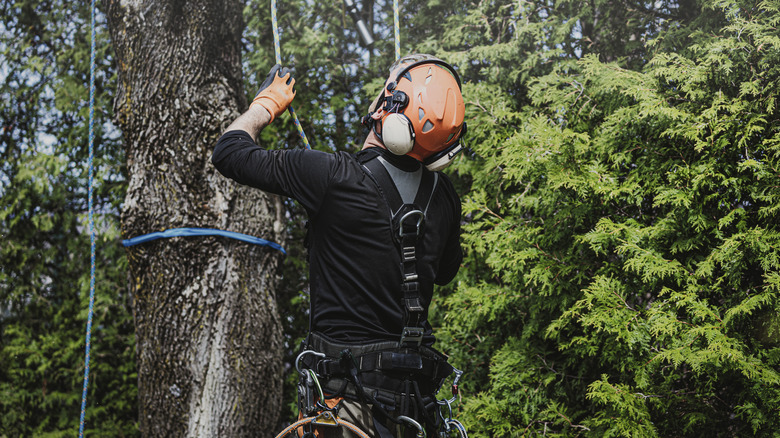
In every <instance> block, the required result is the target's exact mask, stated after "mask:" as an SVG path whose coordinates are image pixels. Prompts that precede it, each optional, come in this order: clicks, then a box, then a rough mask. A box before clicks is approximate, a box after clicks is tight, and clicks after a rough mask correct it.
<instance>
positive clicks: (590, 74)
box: [440, 1, 780, 437]
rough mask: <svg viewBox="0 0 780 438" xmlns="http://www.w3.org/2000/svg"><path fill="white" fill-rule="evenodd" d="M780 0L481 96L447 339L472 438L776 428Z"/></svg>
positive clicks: (557, 61) (586, 56) (723, 10)
mask: <svg viewBox="0 0 780 438" xmlns="http://www.w3.org/2000/svg"><path fill="white" fill-rule="evenodd" d="M523 4H525V3H524V2H523ZM480 5H481V4H480ZM779 6H780V3H778V2H776V1H764V2H750V1H717V2H713V1H710V2H705V3H704V5H703V7H702V9H701V11H699V13H698V14H690V11H688V14H687V15H686V14H679V15H678V17H679V19H678V20H677V21H676V22H675V23H672V25H668V24H667V26H668V27H667V28H665V29H662V30H660V31H659V32H658V34H656V35H650V36H647V43H646V48H647V54H648V55H647V58H646V59H645V61H644V62H641V63H639V65H638V64H637V62H636V59H635V58H633V57H632V56H633V55H631V54H626V56H624V57H621V56H618V57H615V56H609V57H605V56H604V55H603V54H599V53H593V52H590V51H589V50H588V48H587V47H584V46H583V47H581V48H580V49H581V50H582V52H581V55H582V56H581V57H580V58H579V59H577V58H578V56H574V57H571V56H561V55H560V53H559V52H558V50H559V49H560V48H561V47H564V48H565V44H557V43H556V44H557V46H556V45H555V44H549V45H548V46H547V47H548V48H550V49H549V52H547V53H548V55H549V57H548V58H547V59H545V60H543V62H540V63H537V64H533V65H530V66H529V65H526V68H525V70H523V69H522V68H518V69H515V70H514V71H513V72H512V73H513V74H516V76H517V77H518V78H521V79H520V80H519V83H520V84H522V85H523V86H525V87H527V93H523V96H520V97H519V98H513V97H512V90H507V89H503V88H501V85H502V84H501V83H500V81H499V80H498V79H494V78H490V77H487V80H485V81H483V82H481V83H480V84H477V85H474V86H472V88H471V89H470V90H467V100H470V104H471V105H470V108H471V110H472V111H471V117H472V120H471V121H470V122H469V123H470V127H471V126H474V127H475V128H476V129H472V131H471V132H472V137H471V139H470V140H471V142H470V144H471V147H472V149H473V152H474V157H473V159H471V160H462V161H461V164H460V165H459V167H458V172H459V173H460V174H461V175H462V176H464V177H466V178H468V179H469V180H470V181H471V190H470V193H469V194H468V195H467V196H466V197H465V199H466V201H465V205H464V211H465V213H466V214H467V215H468V224H467V225H466V228H465V230H466V236H465V239H466V243H467V245H468V247H469V249H470V251H469V252H470V256H469V258H468V260H467V262H466V264H465V266H464V271H463V272H462V273H461V277H460V279H461V282H460V285H459V286H458V288H457V290H456V291H455V292H454V293H453V294H451V295H450V296H449V297H448V298H447V302H446V308H445V309H442V310H443V312H442V313H443V314H444V319H443V322H442V325H443V326H444V329H445V330H444V332H446V333H447V335H446V336H441V337H440V339H442V341H443V342H444V343H445V344H446V349H447V350H448V351H449V352H450V353H451V354H452V355H453V357H454V360H455V362H460V363H462V364H466V367H467V369H468V371H469V373H470V376H471V378H472V379H473V380H474V381H473V382H472V385H473V386H471V394H470V397H469V398H468V401H467V402H466V407H465V412H464V414H465V416H466V418H467V420H468V421H467V423H468V426H469V427H470V431H471V433H472V435H474V436H502V437H503V436H525V435H536V434H545V435H564V436H643V437H654V436H773V435H774V434H776V431H777V430H778V427H780V373H779V372H778V370H779V366H780V317H779V316H778V314H779V313H778V311H779V310H780V301H779V300H778V294H780V246H779V245H780V229H779V228H778V227H779V226H780V225H778V224H780V215H779V213H780V188H779V187H778V178H779V177H780V132H779V131H778V129H780V128H778V126H779V124H778V122H779V120H778V113H777V108H776V107H777V99H778V94H779V93H780V87H779V86H778V85H779V83H778V81H780V67H778V66H779V65H780V63H778V61H780V59H778V56H779V55H778V53H780V51H779V50H780V38H778V36H780V34H778V31H777V25H778V22H780V11H779V10H778V7H779ZM477 14H479V11H478V9H474V10H472V11H471V15H470V16H471V17H474V16H475V15H477ZM686 16H695V17H696V18H695V19H693V20H691V19H688V18H686ZM516 17H517V16H516ZM517 18H518V19H516V20H515V21H513V23H514V25H515V26H516V29H518V31H517V33H515V34H514V36H518V37H519V36H521V35H523V29H525V30H528V26H530V25H531V24H529V22H528V21H526V22H525V24H524V22H523V20H525V19H526V18H527V17H517ZM520 18H522V19H520ZM548 24H549V23H548ZM551 35H552V33H551ZM516 41H520V38H517V40H516ZM553 42H554V41H553ZM556 47H557V48H556ZM515 49H516V53H518V54H522V49H523V47H521V44H520V43H519V42H518V44H517V46H515ZM484 50H486V52H487V53H491V52H490V51H489V48H487V47H486V48H484ZM542 50H544V49H542ZM474 51H476V49H472V50H471V52H474ZM612 55H614V54H612ZM629 55H631V56H629ZM468 57H469V55H468V52H467V54H466V55H465V56H464V58H468ZM536 58H537V59H539V58H545V55H544V53H542V54H541V55H540V54H537V55H536ZM481 59H482V61H481V62H485V61H484V60H485V59H488V61H487V62H491V61H490V60H489V56H485V57H481ZM529 59H530V58H529ZM605 59H612V60H613V61H611V62H605ZM470 65H471V66H472V67H473V66H475V65H477V66H479V67H478V68H479V71H482V72H489V71H490V68H496V67H497V63H496V64H494V65H493V66H490V65H488V66H485V64H482V65H480V64H477V61H475V60H474V59H473V57H472V58H471V59H470ZM637 65H638V67H637ZM488 67H490V68H488ZM529 67H533V69H536V70H532V69H531V68H529ZM544 69H547V72H546V73H545V74H534V71H536V72H542V71H543V70H544ZM509 71H511V70H509V69H507V70H504V71H503V72H502V74H501V76H502V77H503V78H504V79H503V80H504V82H506V77H507V76H508V74H507V73H508V72H509ZM524 72H525V73H528V76H527V77H528V80H522V75H523V74H525V73H524ZM529 72H530V73H529ZM498 89H501V92H498ZM515 91H516V89H515ZM523 98H525V100H523ZM477 389H479V391H478V390H477Z"/></svg>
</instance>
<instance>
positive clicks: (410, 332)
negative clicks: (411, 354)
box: [401, 327, 423, 346]
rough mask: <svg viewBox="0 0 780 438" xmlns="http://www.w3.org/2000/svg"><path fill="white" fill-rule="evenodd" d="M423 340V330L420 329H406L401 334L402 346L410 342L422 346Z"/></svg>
mask: <svg viewBox="0 0 780 438" xmlns="http://www.w3.org/2000/svg"><path fill="white" fill-rule="evenodd" d="M422 340H423V329H422V328H420V327H404V329H403V331H402V332H401V345H402V346H403V345H404V344H405V343H407V342H410V343H414V344H417V346H420V344H422Z"/></svg>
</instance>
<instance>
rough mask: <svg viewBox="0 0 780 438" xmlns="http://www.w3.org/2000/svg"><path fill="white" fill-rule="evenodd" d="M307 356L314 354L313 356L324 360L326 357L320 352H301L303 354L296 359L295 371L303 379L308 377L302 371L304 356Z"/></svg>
mask: <svg viewBox="0 0 780 438" xmlns="http://www.w3.org/2000/svg"><path fill="white" fill-rule="evenodd" d="M307 354H313V355H315V356H317V357H323V358H324V357H325V354H324V353H319V352H317V351H314V350H303V351H301V353H300V354H299V355H298V357H296V358H295V370H296V371H298V374H300V375H301V376H303V377H307V375H306V373H305V372H304V371H302V370H301V358H302V357H303V356H304V355H307Z"/></svg>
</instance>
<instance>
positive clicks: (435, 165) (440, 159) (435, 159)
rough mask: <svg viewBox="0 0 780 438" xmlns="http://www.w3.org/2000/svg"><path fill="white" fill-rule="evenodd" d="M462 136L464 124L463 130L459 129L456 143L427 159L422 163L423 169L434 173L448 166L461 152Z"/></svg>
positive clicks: (464, 125) (464, 130) (464, 127)
mask: <svg viewBox="0 0 780 438" xmlns="http://www.w3.org/2000/svg"><path fill="white" fill-rule="evenodd" d="M464 135H466V122H463V128H461V130H460V134H458V141H457V142H455V143H454V144H453V145H452V146H450V147H448V148H446V149H444V150H443V151H440V152H439V153H437V154H434V155H431V156H430V157H428V158H427V159H426V160H425V161H424V162H423V164H424V165H425V168H426V169H428V170H430V171H433V172H436V171H439V170H442V169H444V168H445V167H447V166H449V165H450V163H451V162H452V160H454V159H455V157H456V156H457V155H458V154H459V153H460V152H461V151H462V150H463V145H462V141H463V140H462V139H463V136H464Z"/></svg>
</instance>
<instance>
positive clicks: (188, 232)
mask: <svg viewBox="0 0 780 438" xmlns="http://www.w3.org/2000/svg"><path fill="white" fill-rule="evenodd" d="M186 236H222V237H229V238H231V239H236V240H241V241H243V242H247V243H252V244H255V245H262V246H268V247H271V248H273V249H276V250H279V251H281V252H282V253H283V254H285V255H286V254H287V252H286V251H285V250H284V248H282V246H281V245H279V244H278V243H274V242H270V241H268V240H265V239H261V238H259V237H255V236H250V235H248V234H241V233H236V232H235V231H224V230H217V229H214V228H172V229H170V230H165V231H157V232H154V233H149V234H144V235H142V236H137V237H133V238H132V239H126V240H123V241H122V245H124V246H134V245H138V244H140V243H144V242H149V241H151V240H157V239H167V238H169V237H186Z"/></svg>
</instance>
